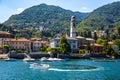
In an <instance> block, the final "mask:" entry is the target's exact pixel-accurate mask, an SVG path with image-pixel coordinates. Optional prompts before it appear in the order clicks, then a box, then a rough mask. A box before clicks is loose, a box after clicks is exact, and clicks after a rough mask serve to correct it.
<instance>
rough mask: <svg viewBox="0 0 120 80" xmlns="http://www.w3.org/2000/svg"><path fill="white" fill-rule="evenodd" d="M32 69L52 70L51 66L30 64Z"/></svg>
mask: <svg viewBox="0 0 120 80" xmlns="http://www.w3.org/2000/svg"><path fill="white" fill-rule="evenodd" d="M30 68H33V69H42V70H46V69H49V68H50V65H48V64H38V63H33V64H30Z"/></svg>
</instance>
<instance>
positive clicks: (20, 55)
mask: <svg viewBox="0 0 120 80" xmlns="http://www.w3.org/2000/svg"><path fill="white" fill-rule="evenodd" d="M28 56H30V57H31V58H33V59H40V58H42V57H46V58H50V57H52V58H61V59H89V60H95V59H120V56H118V55H115V58H111V57H107V56H106V55H101V54H99V55H89V56H88V55H87V56H73V55H65V54H60V55H59V57H58V56H56V55H52V56H51V55H50V54H48V53H44V54H40V53H32V54H28ZM25 57H26V55H25V54H23V53H17V54H16V53H12V54H0V59H7V58H14V59H24V58H25Z"/></svg>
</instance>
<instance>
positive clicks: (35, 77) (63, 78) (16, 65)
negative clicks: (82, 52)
mask: <svg viewBox="0 0 120 80" xmlns="http://www.w3.org/2000/svg"><path fill="white" fill-rule="evenodd" d="M35 62H36V63H42V64H49V65H50V66H51V68H50V69H49V70H40V69H33V68H29V67H30V64H31V63H32V62H24V61H22V60H18V61H14V62H9V61H4V60H0V80H120V60H116V61H115V62H95V61H93V60H71V61H54V62H40V61H35Z"/></svg>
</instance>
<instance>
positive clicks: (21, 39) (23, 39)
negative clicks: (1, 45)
mask: <svg viewBox="0 0 120 80" xmlns="http://www.w3.org/2000/svg"><path fill="white" fill-rule="evenodd" d="M4 41H19V42H24V41H25V42H26V41H30V40H28V39H26V38H19V39H11V38H10V39H6V40H4Z"/></svg>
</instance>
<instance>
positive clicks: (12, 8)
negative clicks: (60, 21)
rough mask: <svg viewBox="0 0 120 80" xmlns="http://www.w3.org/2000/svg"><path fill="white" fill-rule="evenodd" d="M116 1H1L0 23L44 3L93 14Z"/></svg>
mask: <svg viewBox="0 0 120 80" xmlns="http://www.w3.org/2000/svg"><path fill="white" fill-rule="evenodd" d="M116 1H120V0H0V23H3V22H4V21H6V20H8V19H9V17H10V16H11V15H15V14H19V13H21V12H22V11H24V10H25V9H27V8H29V7H32V6H35V5H39V4H42V3H45V4H48V5H55V6H60V7H62V8H64V9H68V10H72V11H79V12H92V11H93V10H95V9H97V8H98V7H101V6H103V5H106V4H109V3H112V2H116Z"/></svg>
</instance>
